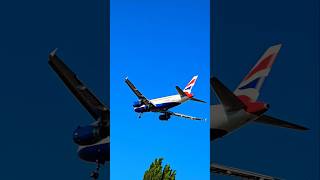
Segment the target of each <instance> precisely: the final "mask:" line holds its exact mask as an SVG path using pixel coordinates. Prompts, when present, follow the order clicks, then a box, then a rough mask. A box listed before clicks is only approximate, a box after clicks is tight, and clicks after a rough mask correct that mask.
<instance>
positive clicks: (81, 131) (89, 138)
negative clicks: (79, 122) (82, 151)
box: [73, 125, 107, 145]
mask: <svg viewBox="0 0 320 180" xmlns="http://www.w3.org/2000/svg"><path fill="white" fill-rule="evenodd" d="M104 133H105V134H107V132H104ZM101 138H103V136H102V132H101V128H99V127H98V126H93V125H89V126H79V127H78V128H77V129H76V130H75V131H74V133H73V141H74V142H75V143H76V144H78V145H90V144H94V143H96V142H98V141H99V140H101Z"/></svg>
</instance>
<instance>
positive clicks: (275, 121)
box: [253, 115, 308, 131]
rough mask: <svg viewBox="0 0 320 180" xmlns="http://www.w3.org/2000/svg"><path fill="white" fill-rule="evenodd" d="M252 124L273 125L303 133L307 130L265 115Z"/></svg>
mask: <svg viewBox="0 0 320 180" xmlns="http://www.w3.org/2000/svg"><path fill="white" fill-rule="evenodd" d="M253 122H257V123H263V124H269V125H274V126H279V127H284V128H289V129H296V130H301V131H305V130H308V128H306V127H303V126H300V125H297V124H293V123H290V122H287V121H283V120H280V119H277V118H274V117H271V116H267V115H262V116H260V117H259V118H258V119H256V120H255V121H253Z"/></svg>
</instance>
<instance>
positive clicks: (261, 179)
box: [210, 164, 280, 180]
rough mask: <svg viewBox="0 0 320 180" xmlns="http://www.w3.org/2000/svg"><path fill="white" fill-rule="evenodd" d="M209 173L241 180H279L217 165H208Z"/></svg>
mask: <svg viewBox="0 0 320 180" xmlns="http://www.w3.org/2000/svg"><path fill="white" fill-rule="evenodd" d="M210 172H211V173H215V174H220V175H224V176H233V177H238V178H241V179H250V180H280V179H279V178H276V177H272V176H267V175H263V174H259V173H255V172H250V171H245V170H241V169H237V168H233V167H227V166H222V165H218V164H210Z"/></svg>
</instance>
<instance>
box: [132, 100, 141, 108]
mask: <svg viewBox="0 0 320 180" xmlns="http://www.w3.org/2000/svg"><path fill="white" fill-rule="evenodd" d="M142 105H143V104H142V102H141V101H135V102H133V107H140V106H142Z"/></svg>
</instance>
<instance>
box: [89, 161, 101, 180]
mask: <svg viewBox="0 0 320 180" xmlns="http://www.w3.org/2000/svg"><path fill="white" fill-rule="evenodd" d="M96 165H97V167H96V170H94V171H92V172H91V174H90V177H91V178H92V179H93V180H97V179H98V178H99V170H100V163H99V161H98V160H97V161H96Z"/></svg>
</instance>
